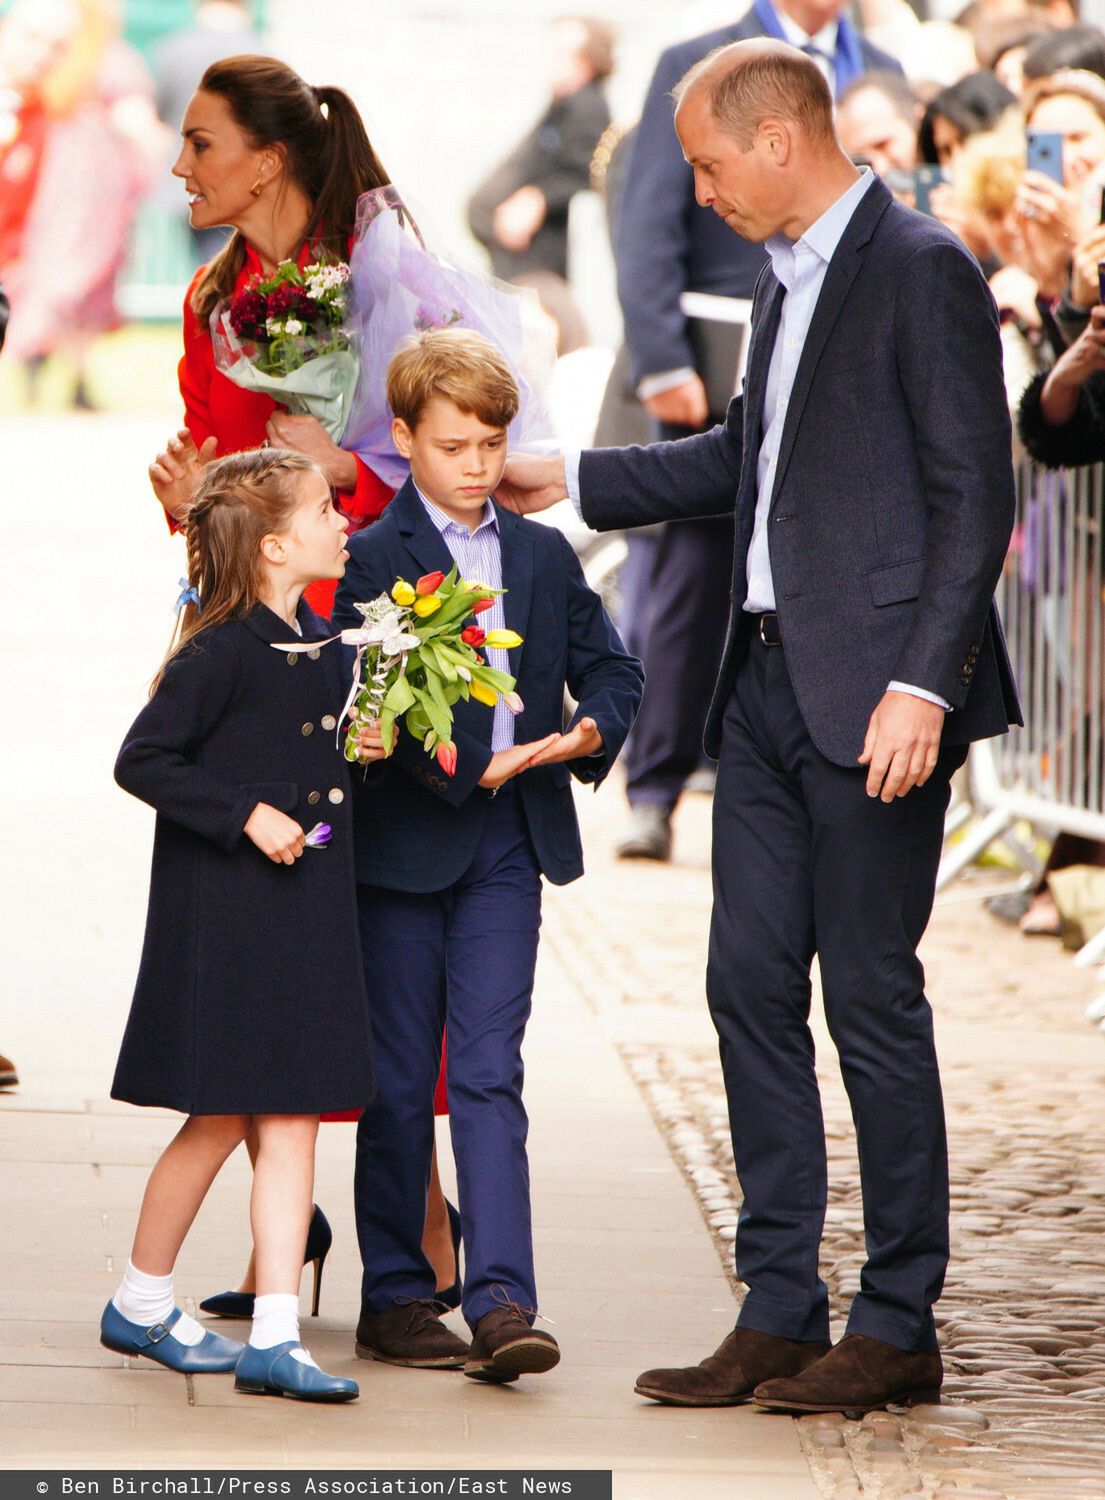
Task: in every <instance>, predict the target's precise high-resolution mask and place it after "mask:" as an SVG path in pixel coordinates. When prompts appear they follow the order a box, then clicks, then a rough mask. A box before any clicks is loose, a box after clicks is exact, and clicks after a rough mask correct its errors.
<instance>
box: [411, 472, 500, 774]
mask: <svg viewBox="0 0 1105 1500" xmlns="http://www.w3.org/2000/svg"><path fill="white" fill-rule="evenodd" d="M415 489H416V490H418V498H419V499H420V500H421V501H422V504H423V505H424V506H425V507H426V514H427V515H428V516H429V518H430V520H431V521H432V522H433V523H434V525H435V526H436V527H437V529H438V531H439V532H440V533H441V539H442V541H443V542H444V543H445V545H446V547H448V549H449V553H450V555H451V557H452V559H453V561H454V562H455V563H456V565H457V567H458V568H459V569H460V576H461V577H462V578H466V579H467V580H468V581H469V582H470V583H477V582H478V583H486V584H487V586H488V587H489V588H493V589H501V588H502V586H503V554H502V547H501V545H500V542H499V521H498V518H497V517H496V515H495V507H494V506H493V505H492V504H491V501H490V499H489V500H488V502H487V504H486V506H485V507H484V512H483V518H482V520H481V521H480V524H479V525H478V526H477V527H476V529H475V531H469V530H468V527H467V526H459V525H458V524H457V523H456V521H454V520H452V519H451V518H450V517H449V516H447V515H446V514H445V512H444V511H443V510H442V509H441V507H440V506H439V505H435V504H434V502H433V501H432V500H429V499H427V497H426V496H425V495H424V494H423V493H422V491H421V490H419V489H418V486H417V485H415ZM476 623H477V624H478V625H479V626H480V628H481V629H483V630H505V629H506V611H505V610H504V608H503V600H502V596H501V595H496V596H495V602H494V604H493V605H492V606H491V608H490V609H488V610H485V611H484V613H483V614H482V615H480V616H479V617H478V619H477V621H476ZM481 655H482V656H484V657H485V658H486V661H487V664H488V666H489V667H497V668H498V670H499V671H500V672H509V671H510V663H509V660H508V658H507V654H506V652H505V651H492V650H489V649H488V648H487V647H483V648H482V649H481ZM513 744H514V715H513V714H512V713H511V711H510V709H509V708H507V706H506V704H505V703H504V702H503V700H502V699H501V698H500V699H499V701H498V702H497V703H496V704H495V717H494V720H493V722H492V725H491V749H492V751H498V750H509V749H510V747H511V746H512V745H513Z"/></svg>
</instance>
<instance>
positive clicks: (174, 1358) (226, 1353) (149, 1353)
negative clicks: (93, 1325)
mask: <svg viewBox="0 0 1105 1500" xmlns="http://www.w3.org/2000/svg"><path fill="white" fill-rule="evenodd" d="M179 1319H180V1308H179V1307H174V1308H173V1310H172V1312H171V1313H170V1314H169V1316H168V1317H167V1318H166V1319H165V1320H164V1321H163V1322H161V1323H155V1324H154V1326H153V1327H152V1328H146V1327H144V1326H143V1325H142V1324H141V1323H132V1322H130V1320H129V1319H127V1318H124V1317H123V1314H122V1313H121V1312H120V1311H119V1309H118V1308H117V1307H116V1306H115V1303H114V1302H109V1303H108V1305H107V1306H106V1307H105V1308H104V1311H103V1316H102V1317H101V1319H100V1343H101V1344H103V1346H104V1348H105V1349H110V1350H111V1351H112V1353H114V1354H144V1355H145V1356H146V1358H147V1359H152V1360H154V1361H155V1362H156V1363H157V1364H159V1365H164V1366H165V1368H166V1369H167V1370H175V1371H176V1372H177V1374H178V1375H216V1374H221V1373H223V1372H225V1371H227V1370H234V1369H237V1366H238V1361H239V1360H240V1359H241V1357H242V1354H243V1352H244V1350H245V1345H244V1344H239V1343H238V1341H237V1340H236V1339H224V1338H221V1337H220V1335H219V1334H217V1333H205V1334H204V1336H203V1338H202V1339H201V1340H200V1342H199V1343H198V1344H181V1343H178V1341H177V1340H176V1339H174V1338H172V1337H170V1335H171V1333H172V1330H173V1326H174V1324H175V1323H177V1322H178V1321H179Z"/></svg>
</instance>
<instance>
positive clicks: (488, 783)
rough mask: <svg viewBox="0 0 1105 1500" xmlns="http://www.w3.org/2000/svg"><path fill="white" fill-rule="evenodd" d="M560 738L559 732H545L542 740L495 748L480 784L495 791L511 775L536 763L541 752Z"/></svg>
mask: <svg viewBox="0 0 1105 1500" xmlns="http://www.w3.org/2000/svg"><path fill="white" fill-rule="evenodd" d="M561 738H562V736H561V735H559V734H547V735H546V736H545V738H544V739H543V740H531V741H530V742H529V743H528V744H526V745H511V747H510V749H509V750H496V751H495V754H494V755H493V756H492V757H491V759H490V760H489V761H488V763H487V770H486V771H485V772H484V773H483V775H482V776H481V777H480V786H483V787H487V788H488V789H494V790H496V791H497V790H498V788H499V787H501V786H502V784H503V783H504V782H505V781H509V780H510V778H511V777H512V776H517V775H518V773H519V772H520V771H525V770H528V769H529V767H530V766H533V765H536V764H537V761H538V759H539V758H540V756H541V754H542V753H543V752H544V751H545V750H547V749H548V748H549V746H550V745H555V744H556V742H557V741H558V740H559V739H561Z"/></svg>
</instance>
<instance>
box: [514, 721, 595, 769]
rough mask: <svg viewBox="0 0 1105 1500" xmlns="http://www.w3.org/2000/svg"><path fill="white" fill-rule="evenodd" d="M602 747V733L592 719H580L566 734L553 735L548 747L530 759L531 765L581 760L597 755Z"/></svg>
mask: <svg viewBox="0 0 1105 1500" xmlns="http://www.w3.org/2000/svg"><path fill="white" fill-rule="evenodd" d="M601 749H602V735H601V734H600V733H599V727H598V725H597V724H596V723H595V721H594V719H580V721H579V723H578V724H576V725H574V726H573V728H571V729H569V730H568V733H567V734H558V735H554V736H553V742H552V744H550V745H549V747H548V749H546V750H542V751H541V753H540V755H535V756H534V757H533V759H532V761H530V765H532V766H551V765H552V763H553V762H554V761H558V760H582V759H583V757H584V756H587V755H597V753H598V752H599V751H600V750H601Z"/></svg>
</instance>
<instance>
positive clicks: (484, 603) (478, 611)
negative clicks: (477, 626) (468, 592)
mask: <svg viewBox="0 0 1105 1500" xmlns="http://www.w3.org/2000/svg"><path fill="white" fill-rule="evenodd" d="M494 603H495V601H494V599H491V598H484V599H477V600H476V602H475V604H473V606H472V613H473V614H474V615H482V614H483V612H484V610H485V609H490V608H491V606H492V605H493V604H494Z"/></svg>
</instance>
